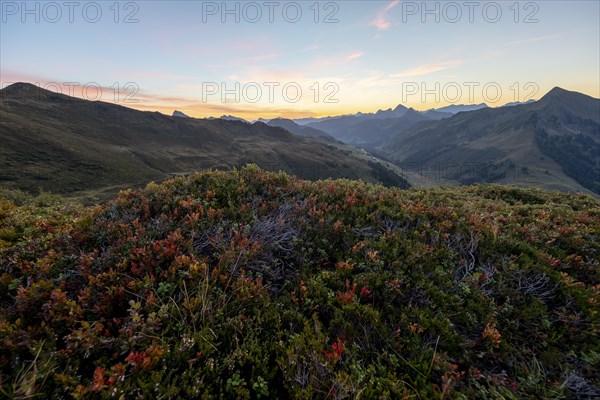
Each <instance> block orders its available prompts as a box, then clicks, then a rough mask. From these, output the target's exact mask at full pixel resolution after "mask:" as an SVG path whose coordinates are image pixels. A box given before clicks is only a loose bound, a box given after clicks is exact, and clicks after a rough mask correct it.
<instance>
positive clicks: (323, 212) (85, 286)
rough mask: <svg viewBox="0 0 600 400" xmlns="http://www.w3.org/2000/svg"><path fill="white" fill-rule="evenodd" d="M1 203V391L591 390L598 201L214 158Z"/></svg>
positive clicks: (595, 358)
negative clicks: (139, 183) (71, 199)
mask: <svg viewBox="0 0 600 400" xmlns="http://www.w3.org/2000/svg"><path fill="white" fill-rule="evenodd" d="M2 198H3V199H2V200H0V304H1V311H0V384H1V388H2V389H1V390H2V391H1V393H2V395H3V396H6V397H8V398H31V397H40V398H44V397H62V398H75V399H83V398H118V399H120V398H123V399H129V398H131V399H135V398H164V399H166V398H232V399H236V398H239V399H246V398H250V399H257V398H294V399H312V398H332V399H343V398H364V399H366V398H390V399H396V398H407V399H428V398H440V399H441V398H443V399H501V398H508V399H511V398H514V399H518V398H581V399H585V398H595V397H597V396H600V389H599V387H600V372H599V371H600V369H599V368H600V340H599V337H598V333H599V329H600V317H599V315H598V311H599V305H598V304H599V302H600V259H599V252H600V240H599V235H600V202H599V201H598V200H597V199H594V198H592V197H589V196H585V195H570V194H564V193H558V192H548V191H542V190H536V189H520V188H516V187H509V186H500V185H486V186H470V187H460V188H435V189H428V190H417V189H410V190H401V189H392V188H384V187H382V186H378V185H372V184H365V183H362V182H360V181H351V180H323V181H316V182H310V181H303V180H298V179H296V178H294V177H291V176H288V175H286V174H284V173H279V174H275V173H267V172H265V171H263V170H261V169H259V168H257V167H255V166H248V167H245V168H243V169H241V170H234V171H230V172H222V171H206V172H199V173H196V174H193V175H189V176H185V177H178V178H175V179H172V180H169V181H166V182H164V183H161V184H154V183H152V184H150V185H148V186H147V187H146V188H145V189H143V190H137V191H132V190H129V191H124V192H121V193H120V194H119V195H118V196H117V197H116V198H115V199H114V200H112V201H109V202H107V203H105V204H103V205H100V206H96V207H90V208H84V207H81V206H77V205H75V204H70V203H68V202H65V201H63V200H60V199H58V198H54V197H52V196H47V195H46V196H44V195H42V196H40V197H38V198H28V197H27V196H25V195H22V196H21V195H14V194H10V195H9V194H4V195H3V196H2Z"/></svg>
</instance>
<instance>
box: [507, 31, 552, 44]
mask: <svg viewBox="0 0 600 400" xmlns="http://www.w3.org/2000/svg"><path fill="white" fill-rule="evenodd" d="M563 36H564V35H563V34H561V33H557V34H554V35H546V36H536V37H532V38H527V39H520V40H513V41H512V42H508V43H507V45H509V46H510V45H518V44H523V43H534V42H543V41H546V40H552V39H558V38H560V37H563Z"/></svg>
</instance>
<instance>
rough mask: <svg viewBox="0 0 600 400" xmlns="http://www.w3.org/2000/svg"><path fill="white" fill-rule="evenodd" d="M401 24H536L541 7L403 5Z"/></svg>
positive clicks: (516, 3) (502, 3)
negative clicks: (509, 22) (503, 22)
mask: <svg viewBox="0 0 600 400" xmlns="http://www.w3.org/2000/svg"><path fill="white" fill-rule="evenodd" d="M399 9H400V12H401V13H402V23H404V24H406V23H410V22H420V23H438V24H439V23H449V24H456V23H460V22H468V23H471V24H472V23H477V22H487V23H491V24H496V23H499V22H502V21H512V22H514V23H515V24H520V23H522V24H537V23H538V22H540V21H539V12H540V3H539V2H536V1H499V2H496V1H402V2H401V3H400V7H399Z"/></svg>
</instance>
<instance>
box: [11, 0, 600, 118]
mask: <svg viewBox="0 0 600 400" xmlns="http://www.w3.org/2000/svg"><path fill="white" fill-rule="evenodd" d="M0 13H1V14H0V83H1V85H2V86H1V87H6V86H7V85H9V84H10V83H14V82H31V83H35V84H37V85H39V86H41V87H44V88H48V89H51V90H54V91H61V92H62V93H65V94H69V95H73V96H76V97H81V98H86V99H90V100H101V101H108V102H114V103H118V104H121V105H123V106H126V107H133V108H137V109H140V110H148V111H159V112H162V113H165V114H171V113H172V112H173V111H174V110H180V111H182V112H184V113H186V114H188V115H190V116H194V117H207V116H221V115H235V116H239V117H243V118H246V119H257V118H259V117H263V118H274V117H278V116H283V117H287V118H299V117H319V116H326V115H339V114H346V113H355V112H359V111H361V112H373V111H376V110H378V109H387V108H394V107H396V106H397V105H398V104H403V105H405V106H407V107H413V108H415V109H417V110H426V109H430V108H439V107H443V106H446V105H449V104H468V103H469V104H470V103H481V102H485V103H487V104H488V105H490V106H500V105H502V104H505V103H508V102H514V101H527V100H529V99H532V98H533V99H539V98H540V97H542V96H543V95H544V94H545V93H546V92H548V91H549V90H550V89H552V88H553V87H555V86H560V87H562V88H565V89H568V90H574V91H578V92H582V93H585V94H588V95H590V96H594V97H596V98H598V97H600V43H599V42H600V1H597V0H593V1H535V2H532V1H522V2H516V1H498V2H491V1H485V2H478V1H456V2H454V1H428V2H423V1H399V0H394V1H389V0H388V1H375V0H368V1H353V0H349V1H348V0H344V1H313V0H308V1H297V2H292V1H256V2H253V1H226V2H225V1H216V2H213V1H122V2H116V1H110V0H109V1H96V2H91V1H56V2H46V1H43V2H40V1H29V2H23V1H5V0H1V1H0Z"/></svg>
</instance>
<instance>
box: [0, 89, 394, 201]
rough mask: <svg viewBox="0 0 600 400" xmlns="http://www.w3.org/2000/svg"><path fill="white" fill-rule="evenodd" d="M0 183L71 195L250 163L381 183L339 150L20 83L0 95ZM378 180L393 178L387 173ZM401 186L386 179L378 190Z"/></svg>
mask: <svg viewBox="0 0 600 400" xmlns="http://www.w3.org/2000/svg"><path fill="white" fill-rule="evenodd" d="M0 98H1V101H0V142H1V143H2V145H1V146H0V184H1V185H2V186H3V187H11V188H19V189H23V190H27V191H30V192H35V191H37V190H38V189H40V188H41V189H43V190H51V191H54V192H58V193H71V194H77V193H81V192H84V191H90V190H91V191H94V190H103V189H106V188H108V190H109V191H110V190H114V191H116V188H117V187H128V186H131V185H136V184H146V183H147V182H149V181H151V180H160V179H164V178H166V177H169V176H172V175H173V174H179V173H187V172H192V171H196V170H200V169H203V168H232V167H239V166H242V165H244V164H246V163H249V162H252V163H256V164H258V165H259V166H261V167H263V168H265V169H267V170H272V171H278V170H284V171H287V172H289V173H291V174H294V175H297V176H299V177H302V178H305V179H319V178H327V177H331V178H342V177H346V178H360V179H363V180H365V181H367V182H382V181H381V180H380V178H379V177H380V176H382V174H381V172H380V171H379V169H378V168H374V167H373V166H370V165H369V164H368V163H367V162H366V161H364V160H359V159H356V158H355V157H352V156H351V155H349V152H347V151H346V152H345V151H342V150H339V149H338V148H336V147H334V146H332V145H329V144H327V143H323V142H322V141H317V140H313V139H310V138H302V137H298V136H296V135H292V134H290V133H289V132H287V131H285V130H283V129H280V128H274V127H269V126H267V125H265V124H255V125H252V124H248V123H244V122H239V121H226V120H222V119H215V120H200V119H195V118H178V117H169V116H165V115H162V114H159V113H151V112H141V111H137V110H133V109H130V108H125V107H121V106H118V105H114V104H109V103H103V102H92V101H86V100H80V99H76V98H72V97H68V96H64V95H60V94H56V93H53V92H49V91H45V90H42V89H40V88H37V87H35V86H33V85H29V84H14V85H11V86H9V87H7V88H5V89H3V90H1V91H0ZM388 175H393V174H392V173H391V172H390V173H389V174H388ZM390 182H391V183H392V184H400V185H401V186H405V185H406V181H404V180H403V179H402V178H400V177H398V176H395V177H394V179H392V180H391V181H386V182H382V183H384V184H389V183H390Z"/></svg>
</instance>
